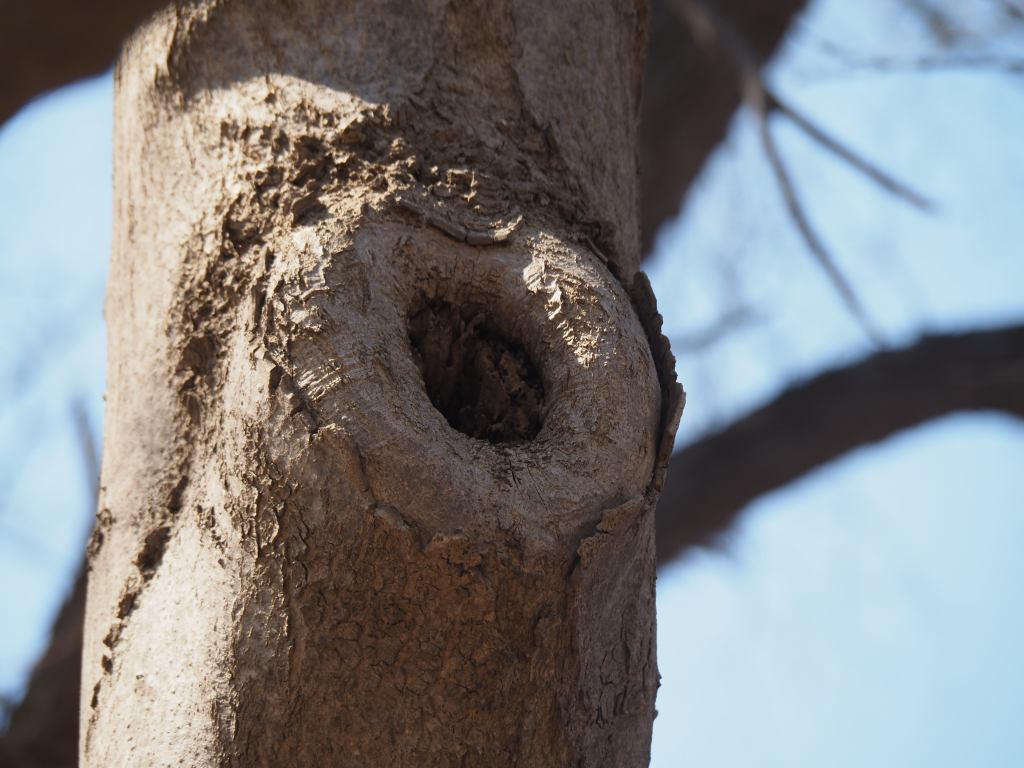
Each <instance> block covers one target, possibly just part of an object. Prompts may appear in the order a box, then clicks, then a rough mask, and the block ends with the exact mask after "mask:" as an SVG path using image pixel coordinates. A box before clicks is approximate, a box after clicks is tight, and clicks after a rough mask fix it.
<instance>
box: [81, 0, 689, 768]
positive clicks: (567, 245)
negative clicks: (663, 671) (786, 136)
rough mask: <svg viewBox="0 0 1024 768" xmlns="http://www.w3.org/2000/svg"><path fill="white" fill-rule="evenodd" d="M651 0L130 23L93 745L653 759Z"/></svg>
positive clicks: (280, 753) (219, 4)
mask: <svg viewBox="0 0 1024 768" xmlns="http://www.w3.org/2000/svg"><path fill="white" fill-rule="evenodd" d="M644 24H645V19H644V9H643V4H642V3H634V2H632V1H631V0H616V1H615V2H601V3H598V2H588V1H586V0H574V1H573V2H567V3H562V4H559V5H558V6H557V7H550V6H549V5H548V4H545V3H541V2H539V0H506V1H505V2H498V3H470V2H465V3H463V2H460V3H450V2H444V1H443V0H419V1H418V2H412V3H410V2H397V1H396V2H387V1H381V2H375V3H363V2H326V1H325V0H296V1H295V2H290V3H282V2H269V1H262V2H261V1H250V2H242V1H241V0H224V1H215V0H209V1H207V2H195V3H186V4H181V5H178V6H175V7H174V8H172V9H169V10H168V11H167V12H164V13H162V14H160V15H158V16H157V18H155V19H154V20H153V21H152V22H151V23H149V24H148V25H146V26H145V27H144V28H143V29H142V30H141V31H140V32H138V33H137V34H136V35H135V36H134V37H133V38H132V39H131V40H130V41H129V44H128V45H127V47H126V51H125V53H124V55H123V57H122V60H121V62H120V63H119V66H118V69H117V75H116V110H117V114H116V120H115V146H116V150H115V152H116V159H115V212H116V213H115V219H116V221H115V243H114V253H113V259H112V266H111V278H110V288H109V295H108V302H107V315H108V319H109V323H110V341H109V355H110V359H109V374H108V386H109V393H108V413H107V435H106V441H105V448H104V462H103V463H104V475H103V488H102V491H101V500H100V505H101V512H100V515H99V520H98V523H97V527H96V532H95V535H94V540H93V543H92V546H91V556H90V566H91V571H90V579H89V597H88V603H87V617H86V627H85V651H84V665H83V683H84V684H83V695H82V704H83V706H82V741H81V757H82V762H83V765H86V766H108V765H154V766H155V765H179V764H186V765H197V766H202V765H246V766H249V765H274V766H304V765H323V764H330V765H352V766H361V767H365V766H375V765H380V766H383V765H389V766H390V765H394V764H401V765H438V766H445V765H464V764H466V763H473V764H480V765H529V766H559V768H564V766H569V765H580V766H642V765H646V764H647V761H648V756H649V744H650V733H651V724H652V720H653V716H654V696H655V691H656V688H657V667H656V660H655V646H654V542H653V508H654V504H655V501H656V497H657V492H658V489H659V487H660V483H661V479H662V477H663V474H664V467H665V463H666V461H667V456H668V452H669V450H670V448H671V444H672V435H673V433H674V429H675V424H676V422H677V420H678V415H679V410H680V407H681V390H679V388H678V385H676V384H675V380H674V374H673V373H672V372H671V371H672V361H671V356H670V353H669V352H668V350H667V346H666V344H665V343H664V340H663V339H662V337H661V335H660V327H659V320H658V318H657V313H656V311H655V310H654V308H653V300H652V297H651V296H650V292H649V286H647V283H646V280H645V279H643V277H642V275H641V276H639V277H638V273H637V269H638V265H639V237H638V227H637V221H636V170H635V153H634V149H635V146H636V113H637V109H638V106H639V81H640V74H641V69H642V55H641V53H642V51H643V44H644ZM432 399H433V401H434V402H432ZM435 404H437V405H435ZM437 406H441V409H440V410H439V407H437ZM442 410H444V411H445V412H444V413H442ZM460 430H465V432H463V431H460Z"/></svg>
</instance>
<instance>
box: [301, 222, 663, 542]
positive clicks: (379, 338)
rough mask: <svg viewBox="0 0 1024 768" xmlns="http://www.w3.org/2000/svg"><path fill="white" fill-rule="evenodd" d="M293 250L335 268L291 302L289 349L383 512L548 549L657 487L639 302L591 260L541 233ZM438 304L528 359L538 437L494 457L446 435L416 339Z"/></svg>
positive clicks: (382, 238)
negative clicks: (416, 322) (296, 329)
mask: <svg viewBox="0 0 1024 768" xmlns="http://www.w3.org/2000/svg"><path fill="white" fill-rule="evenodd" d="M310 238H312V245H311V242H310ZM295 242H296V243H297V244H299V247H300V251H301V250H302V249H308V248H310V247H313V248H323V249H324V250H325V251H327V252H334V253H336V256H335V257H334V258H333V259H332V260H331V265H330V267H328V268H327V269H324V270H323V272H322V273H320V272H319V270H318V274H317V275H316V277H315V279H310V278H309V277H308V276H307V278H306V283H307V284H314V287H313V288H311V289H310V290H307V291H305V292H304V294H303V296H301V297H296V298H297V301H296V302H295V303H292V302H289V304H290V307H289V311H288V313H287V314H288V315H289V316H290V317H291V318H293V319H295V318H298V323H299V325H300V327H302V328H303V330H302V331H300V333H298V335H297V338H295V339H294V341H293V343H292V344H291V346H290V357H291V367H292V368H293V371H294V378H295V380H296V382H297V384H298V386H299V388H300V390H301V392H302V394H303V396H304V398H305V399H306V401H307V402H309V403H310V404H311V406H312V410H313V411H314V413H315V416H316V418H317V421H318V424H319V429H320V430H322V431H324V432H325V433H326V436H331V435H333V436H336V437H339V438H341V439H343V440H346V441H348V442H349V443H350V444H354V445H356V446H358V450H359V454H360V461H361V463H362V465H363V471H365V473H366V477H367V481H368V483H369V484H370V485H371V486H372V487H373V493H374V497H375V499H376V500H377V501H378V502H379V503H381V504H387V505H389V506H391V507H393V508H394V509H396V510H398V511H399V512H400V514H401V515H402V516H403V517H404V518H406V519H407V520H408V521H409V522H410V523H414V524H416V525H418V526H424V527H426V528H427V529H428V530H433V531H439V530H450V529H451V528H452V526H453V524H454V525H457V527H458V528H459V529H461V530H463V531H466V532H467V533H468V532H470V531H471V530H473V529H477V530H480V529H481V528H482V529H489V530H492V531H493V529H494V525H495V524H498V525H500V526H502V527H503V528H505V527H507V526H520V527H522V526H527V527H529V528H531V529H534V531H535V532H537V533H542V532H543V533H544V534H545V535H544V536H542V538H546V537H547V536H551V535H555V536H561V535H564V534H565V533H566V532H567V531H573V530H580V529H581V528H584V527H586V526H588V525H591V524H592V523H593V522H594V519H595V516H596V515H599V514H600V512H601V511H602V510H604V509H608V508H610V507H613V506H615V505H617V504H620V503H622V502H624V501H626V500H628V499H630V498H634V497H636V496H638V495H640V494H642V493H643V492H644V490H645V489H646V488H647V487H648V485H649V483H650V479H651V473H652V471H653V463H654V456H655V450H656V439H657V430H658V418H659V407H660V395H659V388H658V380H657V374H656V371H655V366H654V363H653V360H652V357H651V352H650V348H649V345H648V341H647V338H646V336H645V334H644V331H643V329H642V327H641V325H640V322H639V320H638V318H637V316H636V313H635V311H634V309H633V307H632V305H631V303H630V300H629V298H628V296H627V295H626V293H625V291H624V290H623V288H622V286H621V285H620V284H619V283H618V281H617V280H616V279H615V278H614V277H613V276H612V275H611V273H610V272H609V271H608V270H607V268H606V267H605V266H604V265H603V264H602V263H601V262H600V261H599V260H598V259H597V258H596V257H595V256H594V255H593V254H592V253H591V252H590V251H589V250H586V249H585V248H581V247H579V246H578V245H576V244H574V243H568V242H566V241H564V240H561V239H559V238H557V237H554V236H552V235H550V234H547V233H545V232H543V231H539V230H536V229H530V228H528V227H527V228H524V229H523V230H521V231H520V232H519V234H518V236H517V237H516V239H515V241H514V242H513V243H512V244H506V245H500V246H490V247H473V246H469V245H465V244H462V243H458V242H455V241H453V240H452V239H451V238H448V237H445V236H444V235H442V234H440V233H438V232H436V231H435V230H433V229H419V228H416V229H413V228H406V227H402V226H397V227H396V226H395V225H394V224H391V225H388V226H386V227H377V228H374V227H361V228H360V229H359V234H358V235H356V236H355V238H354V239H353V238H351V237H339V239H338V240H337V241H336V242H334V243H328V242H320V237H318V236H316V235H314V234H313V233H312V232H310V233H309V236H308V237H307V238H306V240H305V241H303V240H302V238H297V239H295ZM295 255H296V256H297V257H298V261H299V262H300V263H301V262H303V261H305V262H306V263H307V264H308V263H311V262H310V261H309V260H307V259H304V258H302V254H301V252H300V253H296V254H295ZM292 263H295V262H292ZM321 263H322V262H321ZM316 283H319V286H317V285H315V284H316ZM424 302H426V303H430V302H436V303H441V304H447V305H450V306H453V307H462V308H467V307H469V308H472V311H473V312H479V313H482V314H483V315H485V322H486V324H487V326H488V328H490V329H491V330H493V331H494V332H496V333H497V334H498V335H500V336H501V337H504V338H505V339H507V340H509V341H511V342H512V343H513V344H518V345H521V347H522V348H523V349H525V351H526V353H527V354H528V355H529V357H530V358H531V359H532V361H533V363H534V365H536V367H537V369H538V371H539V374H540V377H541V380H542V382H543V390H544V400H543V426H541V427H540V430H539V432H538V433H537V434H536V436H535V437H533V439H531V440H523V441H519V442H507V443H497V444H495V443H492V442H488V441H487V440H484V439H479V438H473V437H469V436H467V435H466V434H463V433H461V432H459V431H458V430H457V429H455V428H453V427H452V426H451V425H450V424H449V423H447V422H446V419H445V416H444V415H442V414H441V413H440V412H439V411H438V409H437V408H436V407H435V405H434V404H433V403H432V402H431V400H430V398H429V397H428V396H427V392H426V389H425V386H424V381H423V377H422V375H421V371H420V368H419V367H418V366H417V361H416V356H415V353H414V352H413V349H412V346H411V345H410V340H409V316H410V313H412V312H415V310H416V308H417V307H422V306H423V305H424ZM610 468H614V469H613V470H611V471H610ZM459 510H462V511H461V512H460V511H459ZM466 510H475V511H476V512H477V513H478V514H474V515H472V519H464V518H465V516H466V515H465V511H466ZM453 515H454V516H455V518H456V519H453Z"/></svg>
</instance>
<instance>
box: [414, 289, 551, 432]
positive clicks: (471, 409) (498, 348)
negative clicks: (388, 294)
mask: <svg viewBox="0 0 1024 768" xmlns="http://www.w3.org/2000/svg"><path fill="white" fill-rule="evenodd" d="M408 324H409V326H408V327H409V343H410V345H411V347H412V353H413V358H414V359H415V361H416V365H417V366H418V367H419V369H420V374H421V375H422V376H423V384H424V386H425V388H426V390H427V396H428V397H429V398H430V402H432V403H433V404H434V407H435V408H437V410H438V411H440V412H441V413H442V414H443V415H444V417H445V419H447V421H448V423H449V424H450V425H451V426H452V427H454V428H455V429H457V430H459V431H460V432H462V433H463V434H466V435H469V436H470V437H474V438H478V439H481V440H488V441H490V442H492V443H516V442H525V441H529V440H532V439H533V438H534V437H536V436H537V433H538V432H540V428H541V427H542V426H543V423H544V385H543V382H542V381H541V377H540V373H539V372H538V371H537V367H536V366H535V365H534V363H533V360H531V359H530V355H529V354H528V353H527V351H526V349H525V348H524V347H523V345H522V344H520V343H519V342H517V341H515V340H514V339H510V338H507V337H506V336H505V335H504V334H502V333H501V332H500V331H498V329H497V328H496V326H495V325H494V323H492V322H490V321H489V319H488V317H487V314H486V313H485V312H484V311H483V310H481V309H480V308H479V307H470V306H459V307H456V306H453V305H452V304H449V303H448V302H445V301H442V300H438V299H426V298H423V297H421V298H420V300H419V301H418V302H417V303H416V304H415V305H414V306H413V307H412V310H411V311H410V313H409V319H408Z"/></svg>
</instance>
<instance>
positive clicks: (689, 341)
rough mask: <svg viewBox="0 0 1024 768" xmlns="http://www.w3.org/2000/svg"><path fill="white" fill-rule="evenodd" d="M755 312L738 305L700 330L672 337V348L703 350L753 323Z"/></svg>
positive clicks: (690, 350) (677, 349) (693, 350)
mask: <svg viewBox="0 0 1024 768" xmlns="http://www.w3.org/2000/svg"><path fill="white" fill-rule="evenodd" d="M753 319H754V313H753V312H751V311H750V309H749V308H747V307H743V306H738V307H734V308H733V309H730V310H728V311H727V312H726V313H725V314H723V315H722V316H721V317H719V318H718V319H716V320H715V321H714V322H713V323H711V324H710V325H708V326H707V327H705V328H702V329H700V330H699V331H694V332H693V333H689V334H686V335H684V336H673V337H672V349H674V350H676V351H677V352H679V351H686V352H702V351H704V350H706V349H708V348H710V347H713V346H714V345H715V344H717V343H718V342H720V341H722V340H723V339H724V338H726V337H727V336H729V335H730V334H732V333H735V332H736V331H739V330H741V329H742V328H745V327H747V326H749V325H750V324H751V322H752V321H753Z"/></svg>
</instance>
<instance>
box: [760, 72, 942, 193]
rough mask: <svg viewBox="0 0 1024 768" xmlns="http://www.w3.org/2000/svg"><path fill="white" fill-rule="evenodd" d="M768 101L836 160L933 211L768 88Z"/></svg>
mask: <svg viewBox="0 0 1024 768" xmlns="http://www.w3.org/2000/svg"><path fill="white" fill-rule="evenodd" d="M765 98H766V99H767V102H768V105H767V106H768V109H769V110H770V111H775V112H779V113H780V114H782V115H785V116H786V117H787V118H789V119H790V121H791V122H792V123H793V124H794V125H795V126H797V127H798V128H799V129H800V130H802V131H803V132H804V133H805V134H806V135H807V136H808V137H810V138H811V139H813V140H814V141H816V142H817V143H818V144H820V145H821V146H822V147H824V148H825V149H827V150H828V151H829V152H832V153H833V154H835V155H836V156H837V157H839V158H841V159H842V160H844V161H846V162H847V163H849V164H850V165H851V166H853V167H854V168H856V169H857V170H858V171H860V172H861V173H863V174H864V175H865V176H867V177H868V178H869V179H871V180H872V181H873V182H875V183H876V184H878V186H880V187H881V188H882V189H884V190H885V191H886V192H888V193H890V194H892V195H895V196H896V197H898V198H901V199H902V200H904V201H905V202H907V203H910V204H911V205H913V206H914V207H915V208H918V209H920V210H922V211H931V210H934V207H935V206H934V204H933V203H932V201H931V200H929V199H928V198H926V197H925V196H924V195H922V194H921V193H920V192H916V191H915V190H913V189H911V188H910V187H908V186H907V185H906V184H904V183H903V182H901V181H899V180H897V179H896V178H894V177H892V176H890V175H889V174H888V173H886V172H885V171H884V170H882V169H881V168H879V167H878V166H877V165H875V164H874V163H872V162H871V161H870V160H867V159H866V158H864V157H862V156H861V155H858V154H857V153H856V152H854V151H853V150H852V149H850V148H849V147H847V146H846V145H844V144H842V143H840V142H839V141H838V140H837V139H835V138H834V137H832V136H830V135H829V134H828V133H827V132H825V130H824V129H822V128H821V127H820V126H818V125H817V124H816V123H814V122H813V121H812V120H811V119H810V118H809V117H807V116H806V115H804V114H803V113H801V112H799V111H797V110H796V109H795V108H794V107H792V106H791V105H789V104H788V103H786V102H784V101H783V100H782V99H780V98H779V96H778V95H777V94H775V92H773V91H771V90H768V89H765Z"/></svg>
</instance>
